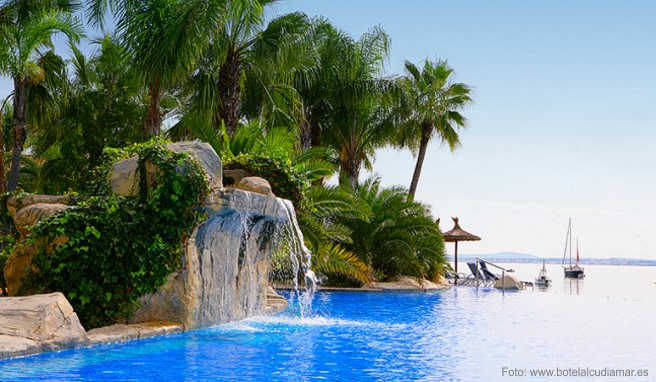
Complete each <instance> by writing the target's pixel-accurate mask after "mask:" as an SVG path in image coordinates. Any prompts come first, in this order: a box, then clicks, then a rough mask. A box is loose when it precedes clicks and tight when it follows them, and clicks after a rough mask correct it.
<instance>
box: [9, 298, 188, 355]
mask: <svg viewBox="0 0 656 382" xmlns="http://www.w3.org/2000/svg"><path fill="white" fill-rule="evenodd" d="M183 329H184V328H183V326H182V325H179V324H175V323H171V322H164V321H157V322H144V323H140V324H134V325H113V326H109V327H105V328H99V329H94V330H90V331H89V332H86V331H85V330H84V328H83V327H82V325H81V324H80V320H79V319H78V318H77V314H76V313H75V312H74V311H73V308H72V307H71V304H70V303H69V302H68V300H67V299H66V297H64V295H63V294H61V293H51V294H41V295H34V296H27V297H3V298H0V359H4V358H11V357H19V356H24V355H29V354H36V353H43V352H47V351H57V350H65V349H70V348H74V347H82V346H90V345H98V344H102V343H111V342H118V341H128V340H133V339H138V338H146V337H152V336H156V335H162V334H167V333H174V332H181V331H182V330H183Z"/></svg>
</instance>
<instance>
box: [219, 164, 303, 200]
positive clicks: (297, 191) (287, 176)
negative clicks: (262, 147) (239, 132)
mask: <svg viewBox="0 0 656 382" xmlns="http://www.w3.org/2000/svg"><path fill="white" fill-rule="evenodd" d="M223 166H224V167H225V168H226V169H243V170H246V171H248V172H249V173H251V174H253V176H259V177H261V178H264V179H266V180H268V181H269V183H270V184H271V190H272V191H273V193H274V194H276V196H278V197H280V198H285V199H289V200H291V201H292V203H294V206H296V208H297V209H300V208H302V206H303V203H305V191H306V190H307V188H308V187H309V182H308V181H307V179H306V177H305V176H304V174H303V173H301V172H300V171H299V170H298V169H297V168H296V167H295V166H294V165H293V164H292V162H291V160H286V159H284V158H282V157H267V156H263V155H249V154H239V155H237V156H235V157H232V158H228V159H225V160H224V163H223ZM223 181H224V184H227V185H229V184H233V183H234V180H233V179H229V178H224V179H223Z"/></svg>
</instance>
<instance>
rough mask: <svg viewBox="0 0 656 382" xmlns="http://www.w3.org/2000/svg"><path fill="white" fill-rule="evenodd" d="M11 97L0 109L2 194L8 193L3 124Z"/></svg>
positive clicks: (0, 184)
mask: <svg viewBox="0 0 656 382" xmlns="http://www.w3.org/2000/svg"><path fill="white" fill-rule="evenodd" d="M7 101H9V97H7V98H5V100H4V102H3V103H2V106H1V107H0V194H4V193H5V192H7V177H6V175H7V174H6V173H5V129H4V126H3V124H2V122H3V121H4V118H3V117H4V115H5V106H7Z"/></svg>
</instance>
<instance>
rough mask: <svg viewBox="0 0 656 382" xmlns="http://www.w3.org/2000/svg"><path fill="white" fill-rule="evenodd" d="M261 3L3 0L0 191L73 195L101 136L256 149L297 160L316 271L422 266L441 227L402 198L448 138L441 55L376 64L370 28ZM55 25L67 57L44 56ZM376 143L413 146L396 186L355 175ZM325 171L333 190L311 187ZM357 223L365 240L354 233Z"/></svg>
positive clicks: (456, 111) (385, 272)
mask: <svg viewBox="0 0 656 382" xmlns="http://www.w3.org/2000/svg"><path fill="white" fill-rule="evenodd" d="M275 2H276V1H275V0H185V1H182V0H145V1H143V0H142V1H135V0H88V1H87V2H86V3H85V4H81V3H77V2H76V0H58V1H52V0H31V1H26V0H2V2H1V4H2V5H0V74H2V75H4V76H5V77H7V78H10V79H11V80H12V81H13V84H14V89H13V92H12V93H11V94H9V95H8V96H7V97H6V98H3V99H2V100H0V128H1V129H0V130H1V131H2V134H0V193H1V192H5V191H13V190H15V189H17V188H19V187H20V188H23V189H25V190H27V191H33V192H49V193H61V192H65V191H69V190H76V191H83V189H84V186H85V185H86V184H87V183H88V182H89V181H90V180H91V179H92V178H93V172H92V170H93V168H94V167H95V166H96V165H98V164H99V162H100V161H101V160H102V150H103V148H105V147H119V146H123V145H127V144H130V143H134V142H139V141H143V140H146V139H148V138H149V137H152V136H159V135H165V136H166V137H167V138H169V139H172V140H179V139H202V140H204V141H208V142H210V143H211V144H212V145H213V146H214V147H215V148H216V149H217V151H219V152H220V153H221V155H223V156H226V155H228V156H230V155H237V154H238V153H246V154H248V153H249V151H251V152H252V151H257V150H259V151H260V152H259V153H261V152H262V151H264V153H265V154H266V155H283V156H285V158H287V159H288V160H292V161H293V162H294V164H295V165H296V166H297V167H298V168H301V169H305V170H304V171H306V172H307V174H308V177H307V180H308V185H310V184H311V187H309V189H308V191H307V193H306V195H307V197H308V199H309V204H310V205H313V206H314V207H313V208H308V210H307V211H305V213H304V212H303V211H301V212H300V214H301V215H302V216H301V218H300V220H301V222H302V223H303V226H304V231H305V232H306V236H308V241H309V242H311V244H312V245H311V247H312V248H311V249H312V250H313V251H314V252H315V255H316V256H315V258H316V259H315V261H316V262H317V266H319V267H323V269H324V270H325V271H326V272H327V273H331V272H333V273H335V272H337V273H342V274H346V275H348V276H350V277H352V278H355V279H358V280H360V281H367V280H369V279H370V277H371V275H372V274H373V273H372V269H373V268H375V269H377V270H378V271H380V272H382V277H387V276H392V275H394V274H395V273H401V272H404V273H406V274H412V275H417V276H429V274H430V273H434V272H435V270H436V269H437V268H439V264H440V262H442V263H443V262H444V261H443V248H442V247H441V241H440V242H431V240H430V239H427V238H430V237H438V238H439V233H438V231H437V227H436V226H435V225H434V224H433V225H432V226H431V224H428V222H429V220H432V219H430V213H429V210H428V208H427V207H426V206H423V205H421V204H420V203H417V202H415V201H413V199H414V195H415V192H416V189H417V185H418V182H419V177H420V174H421V169H422V166H423V161H424V158H425V154H426V149H427V146H428V143H429V142H430V141H431V140H433V139H438V140H441V141H443V142H445V143H446V144H447V145H448V146H449V147H450V148H451V149H454V148H455V147H457V146H458V145H459V136H458V130H459V129H460V128H462V127H465V126H466V119H465V118H464V117H463V115H462V114H461V111H462V109H463V108H464V107H465V106H467V105H468V104H470V103H471V102H472V98H471V89H470V87H468V86H467V85H465V84H462V83H455V82H454V81H453V69H451V68H450V67H449V65H448V64H447V62H446V61H430V60H426V61H425V62H424V63H423V66H420V67H418V66H416V65H415V64H412V63H410V62H407V63H406V74H405V75H404V76H383V75H382V68H383V64H384V63H385V61H386V59H387V56H388V52H389V47H390V37H389V36H388V35H387V34H386V33H385V32H384V31H383V30H382V29H381V28H379V27H374V28H372V29H371V30H370V31H369V32H367V33H365V34H364V35H362V36H361V37H360V38H358V39H354V38H353V37H351V36H350V35H348V34H347V33H345V32H344V31H342V30H340V29H338V28H336V27H335V26H334V25H332V24H331V23H330V22H329V21H328V20H325V19H323V18H315V19H310V18H308V17H307V16H306V15H304V14H303V13H300V12H297V13H290V14H286V15H282V16H278V17H274V18H270V14H269V9H270V8H271V5H272V4H273V3H275ZM82 11H84V18H85V19H86V22H87V23H89V25H90V26H92V27H95V28H98V29H100V30H104V22H105V20H112V21H113V23H114V24H115V33H114V34H112V35H105V36H104V37H102V38H98V39H95V40H92V43H93V44H94V45H95V46H96V47H97V49H96V51H95V52H94V53H93V54H91V55H90V56H85V55H84V54H82V53H81V52H80V50H79V48H78V44H79V42H80V41H81V40H82V39H84V38H85V35H84V28H83V26H82V25H83V23H82V21H81V17H79V15H80V14H81V13H82ZM55 34H61V35H64V36H65V37H66V38H67V40H68V42H69V46H70V48H71V51H72V57H71V58H70V59H68V60H65V59H63V58H61V57H60V56H58V55H56V54H55V50H54V45H53V36H54V35H55ZM28 147H29V154H30V155H25V150H26V149H27V148H28ZM383 147H396V148H400V149H410V150H412V151H413V153H416V154H417V164H416V168H415V171H414V175H413V178H412V182H411V185H410V190H409V192H407V191H405V190H403V189H391V190H381V188H380V184H379V181H378V180H376V179H370V180H368V181H366V182H364V183H360V179H359V177H360V171H361V170H362V169H363V168H371V165H372V162H373V159H374V154H375V152H376V150H377V149H380V148H383ZM5 151H6V152H7V153H9V152H10V153H11V155H10V157H9V158H8V159H9V165H8V166H6V165H5ZM281 152H283V154H280V153H281ZM7 168H8V171H6V170H7ZM333 172H335V173H338V174H339V179H340V186H325V185H324V182H323V181H322V179H324V178H325V177H326V176H327V175H329V174H331V173H333ZM391 195H394V197H392V196H391ZM383 200H394V203H392V204H389V203H387V204H386V203H384V202H383ZM394 205H396V206H397V208H396V211H394V210H395V209H394V207H393V206H394ZM390 209H391V210H390ZM388 210H389V211H388ZM421 217H424V218H425V219H423V220H422V218H421ZM415 218H416V220H413V219H415ZM404 219H405V220H404ZM419 221H420V222H419ZM367 224H369V226H366V225H367ZM395 224H396V227H397V228H396V229H394V228H393V226H394V225H395ZM365 226H366V228H365ZM376 227H377V228H376ZM361 234H362V235H367V236H366V237H367V238H368V240H371V242H369V243H365V242H358V243H354V241H353V240H352V239H351V238H352V237H354V236H355V235H361ZM376 240H378V241H376ZM381 256H382V257H381ZM394 264H396V265H394Z"/></svg>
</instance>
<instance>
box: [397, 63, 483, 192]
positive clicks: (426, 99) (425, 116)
mask: <svg viewBox="0 0 656 382" xmlns="http://www.w3.org/2000/svg"><path fill="white" fill-rule="evenodd" d="M405 69H406V71H407V76H405V77H404V78H402V79H401V80H400V83H401V87H402V88H403V89H404V101H403V102H402V107H401V108H400V110H399V113H400V114H402V115H405V118H406V119H405V121H404V126H405V127H404V129H405V130H406V132H405V135H406V136H407V137H410V139H409V141H408V142H406V143H405V144H406V145H408V146H410V147H418V153H417V163H416V165H415V170H414V173H413V175H412V182H411V183H410V191H409V195H410V197H411V198H414V196H415V193H416V191H417V185H418V184H419V176H420V175H421V169H422V166H423V164H424V158H425V157H426V149H427V148H428V142H430V140H431V139H432V138H433V137H435V136H438V137H439V139H440V140H441V141H442V142H443V143H446V144H447V145H448V146H449V148H450V149H451V150H455V148H456V147H458V145H459V144H460V138H459V136H458V130H459V129H460V128H464V127H466V126H467V124H466V123H467V119H466V118H465V117H464V116H463V115H462V114H460V110H461V109H462V108H464V107H465V106H467V105H469V104H470V103H472V102H473V100H472V98H471V88H470V87H469V86H468V85H466V84H463V83H454V82H453V81H452V78H453V74H454V72H453V69H452V68H451V67H449V65H448V64H447V62H446V61H441V60H440V61H437V62H433V61H430V60H426V61H424V67H423V69H422V70H420V69H419V68H417V66H415V65H414V64H413V63H411V62H409V61H406V63H405ZM402 144H403V143H402Z"/></svg>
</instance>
